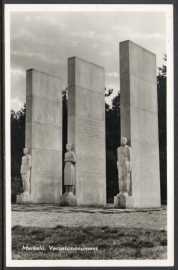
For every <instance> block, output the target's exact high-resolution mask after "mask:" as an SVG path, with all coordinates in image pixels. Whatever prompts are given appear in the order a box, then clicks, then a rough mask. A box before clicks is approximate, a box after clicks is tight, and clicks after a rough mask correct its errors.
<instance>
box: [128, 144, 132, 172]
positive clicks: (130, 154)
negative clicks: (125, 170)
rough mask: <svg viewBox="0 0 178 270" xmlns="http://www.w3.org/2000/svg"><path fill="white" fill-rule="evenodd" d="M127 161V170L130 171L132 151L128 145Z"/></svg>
mask: <svg viewBox="0 0 178 270" xmlns="http://www.w3.org/2000/svg"><path fill="white" fill-rule="evenodd" d="M128 161H129V172H130V171H131V167H132V153H131V149H130V147H128Z"/></svg>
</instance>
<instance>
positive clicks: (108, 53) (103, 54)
mask: <svg viewBox="0 0 178 270" xmlns="http://www.w3.org/2000/svg"><path fill="white" fill-rule="evenodd" d="M100 55H102V56H111V55H112V52H107V51H104V52H102V53H100Z"/></svg>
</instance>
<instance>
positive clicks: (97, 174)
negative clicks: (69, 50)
mask: <svg viewBox="0 0 178 270" xmlns="http://www.w3.org/2000/svg"><path fill="white" fill-rule="evenodd" d="M68 143H71V144H72V145H73V146H74V152H75V155H76V159H77V162H76V166H75V172H76V187H75V195H76V199H77V204H78V205H94V204H96V205H104V204H106V147H105V81H104V68H102V67H100V66H97V65H95V64H93V63H90V62H87V61H85V60H82V59H80V58H78V57H72V58H69V59H68Z"/></svg>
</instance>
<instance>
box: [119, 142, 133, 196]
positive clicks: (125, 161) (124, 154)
mask: <svg viewBox="0 0 178 270" xmlns="http://www.w3.org/2000/svg"><path fill="white" fill-rule="evenodd" d="M126 143H127V138H125V137H122V138H121V146H120V147H118V148H117V168H118V180H119V194H118V196H120V195H124V196H129V193H130V179H131V149H130V147H129V146H127V145H126Z"/></svg>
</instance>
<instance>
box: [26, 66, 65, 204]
mask: <svg viewBox="0 0 178 270" xmlns="http://www.w3.org/2000/svg"><path fill="white" fill-rule="evenodd" d="M25 137H26V138H25V147H27V148H28V149H29V153H30V155H31V158H32V167H31V196H32V198H33V201H32V202H33V203H59V202H60V195H61V194H62V85H61V80H60V79H58V78H55V77H52V76H50V75H48V74H45V73H43V72H39V71H37V70H34V69H29V70H27V73H26V131H25Z"/></svg>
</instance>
